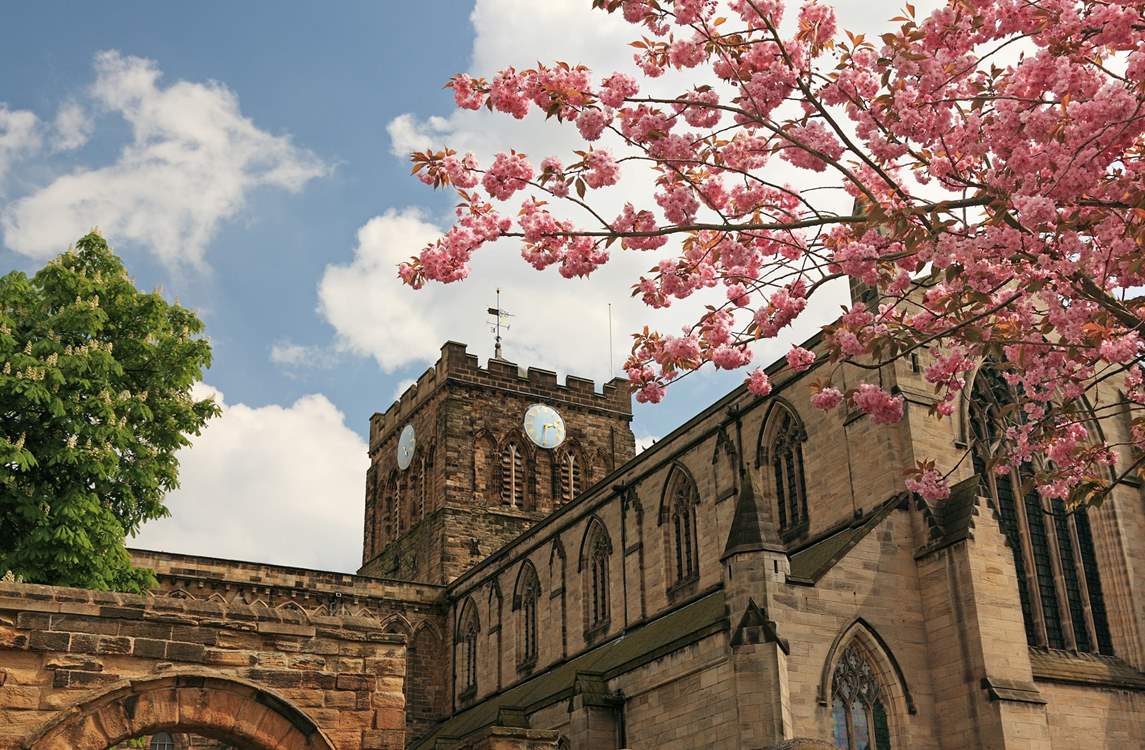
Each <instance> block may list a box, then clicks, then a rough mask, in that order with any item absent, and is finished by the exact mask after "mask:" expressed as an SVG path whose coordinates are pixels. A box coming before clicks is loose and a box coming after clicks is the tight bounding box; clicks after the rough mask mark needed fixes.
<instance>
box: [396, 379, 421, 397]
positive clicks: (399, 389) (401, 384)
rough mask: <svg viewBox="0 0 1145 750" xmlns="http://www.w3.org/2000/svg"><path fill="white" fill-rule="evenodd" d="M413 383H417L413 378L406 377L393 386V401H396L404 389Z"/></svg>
mask: <svg viewBox="0 0 1145 750" xmlns="http://www.w3.org/2000/svg"><path fill="white" fill-rule="evenodd" d="M415 383H417V381H416V380H414V379H413V378H406V379H405V380H402V381H400V382H399V383H398V385H397V387H396V388H394V401H397V400H398V399H399V398H401V397H402V394H403V393H405V392H406V390H407V389H408V388H409V387H410V386H411V385H414V384H415Z"/></svg>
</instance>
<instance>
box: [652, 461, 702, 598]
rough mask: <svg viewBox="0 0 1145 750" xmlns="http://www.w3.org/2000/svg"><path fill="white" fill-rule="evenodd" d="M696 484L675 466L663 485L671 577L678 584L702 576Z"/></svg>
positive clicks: (664, 518) (663, 509) (663, 514)
mask: <svg viewBox="0 0 1145 750" xmlns="http://www.w3.org/2000/svg"><path fill="white" fill-rule="evenodd" d="M699 497H700V496H699V491H698V490H697V489H696V483H695V482H694V481H692V478H691V477H690V476H689V475H688V473H687V472H686V471H684V470H683V469H681V468H680V467H674V468H673V469H672V471H671V472H670V473H669V475H668V482H667V485H666V486H665V488H664V503H663V506H662V510H661V519H662V521H663V520H667V522H668V529H667V533H668V540H669V543H668V550H669V551H668V560H669V563H668V565H669V573H668V577H669V580H670V581H672V582H673V583H674V584H676V585H679V584H681V583H686V582H689V581H693V580H695V579H696V577H697V576H699V573H700V562H699V552H700V551H699V548H698V546H697V537H696V503H697V502H699Z"/></svg>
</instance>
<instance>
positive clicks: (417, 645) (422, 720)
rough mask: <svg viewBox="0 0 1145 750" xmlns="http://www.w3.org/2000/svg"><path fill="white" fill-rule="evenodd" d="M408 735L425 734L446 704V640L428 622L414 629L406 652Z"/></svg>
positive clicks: (410, 736)
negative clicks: (442, 678) (443, 679)
mask: <svg viewBox="0 0 1145 750" xmlns="http://www.w3.org/2000/svg"><path fill="white" fill-rule="evenodd" d="M406 653H407V657H406V689H405V695H406V734H407V738H413V737H417V736H419V735H421V734H422V733H423V732H424V731H425V730H426V729H428V728H429V726H431V725H432V724H433V722H434V721H435V720H436V719H437V718H439V717H440V716H441V714H442V713H443V711H444V705H445V692H444V685H443V684H442V680H441V675H442V674H443V673H444V670H445V654H444V653H443V651H442V638H441V635H440V634H439V633H438V632H437V629H436V628H435V627H433V625H432V624H430V623H428V622H421V623H419V624H418V626H417V628H416V629H415V630H414V634H413V637H412V638H411V639H410V641H409V647H408V648H407V650H406Z"/></svg>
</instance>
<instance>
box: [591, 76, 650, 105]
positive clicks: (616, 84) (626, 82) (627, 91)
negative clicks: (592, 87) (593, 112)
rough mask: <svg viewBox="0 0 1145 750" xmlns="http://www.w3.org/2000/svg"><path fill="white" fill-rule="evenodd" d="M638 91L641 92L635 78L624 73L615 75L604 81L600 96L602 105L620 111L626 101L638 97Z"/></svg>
mask: <svg viewBox="0 0 1145 750" xmlns="http://www.w3.org/2000/svg"><path fill="white" fill-rule="evenodd" d="M638 91H640V86H638V85H637V83H636V80H635V79H634V78H632V77H631V76H627V75H624V74H623V73H613V74H612V75H610V76H609V77H608V78H605V79H604V83H603V84H601V87H600V93H599V94H598V96H599V97H600V103H601V104H603V105H605V106H606V107H612V108H613V109H619V108H620V107H621V106H622V105H623V104H624V100H625V99H627V98H628V97H630V96H636V93H637V92H638Z"/></svg>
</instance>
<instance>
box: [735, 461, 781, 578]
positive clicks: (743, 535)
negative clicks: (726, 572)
mask: <svg viewBox="0 0 1145 750" xmlns="http://www.w3.org/2000/svg"><path fill="white" fill-rule="evenodd" d="M739 485H740V490H739V497H737V498H736V507H735V514H734V515H733V516H732V523H731V528H730V529H729V530H728V540H727V543H726V544H725V545H724V554H723V555H722V556H721V557H720V559H721V560H722V559H724V558H726V557H728V556H730V555H734V554H736V553H737V552H754V551H757V550H761V549H772V550H776V551H782V550H783V545H782V544H781V543H780V541H779V536H778V535H777V534H776V532H775V527H774V525H773V524H772V523H771V519H770V518H768V515H767V512H766V511H765V510H763V509H762V508H761V507H760V504H759V500H758V498H757V497H756V494H755V486H754V482H752V481H751V476H750V475H748V474H742V473H741V475H740V483H739Z"/></svg>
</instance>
